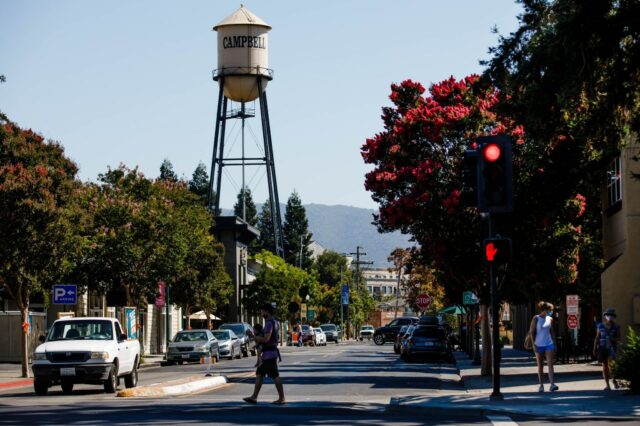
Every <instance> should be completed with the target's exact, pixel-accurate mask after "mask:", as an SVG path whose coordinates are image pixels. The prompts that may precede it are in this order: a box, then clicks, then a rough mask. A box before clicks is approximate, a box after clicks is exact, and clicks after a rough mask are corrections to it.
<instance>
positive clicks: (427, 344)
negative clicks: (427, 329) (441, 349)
mask: <svg viewBox="0 0 640 426" xmlns="http://www.w3.org/2000/svg"><path fill="white" fill-rule="evenodd" d="M424 345H425V346H433V342H424Z"/></svg>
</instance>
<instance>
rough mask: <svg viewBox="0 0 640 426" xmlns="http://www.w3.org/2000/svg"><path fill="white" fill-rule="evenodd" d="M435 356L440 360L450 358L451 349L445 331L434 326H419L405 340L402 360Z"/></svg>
mask: <svg viewBox="0 0 640 426" xmlns="http://www.w3.org/2000/svg"><path fill="white" fill-rule="evenodd" d="M430 355H432V356H433V355H435V356H437V357H439V358H442V359H450V358H451V356H452V355H451V348H450V347H449V342H448V340H447V336H446V333H445V330H444V329H443V328H442V327H438V326H434V325H419V326H417V327H416V328H415V329H414V330H413V331H412V332H411V335H410V336H409V338H408V339H407V343H406V345H405V346H404V347H403V352H402V358H403V359H404V360H406V361H409V360H412V359H414V358H417V357H425V356H430Z"/></svg>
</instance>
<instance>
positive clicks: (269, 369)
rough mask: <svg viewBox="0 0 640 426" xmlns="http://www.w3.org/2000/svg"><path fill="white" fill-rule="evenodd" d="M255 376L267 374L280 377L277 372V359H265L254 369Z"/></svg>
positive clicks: (273, 377)
mask: <svg viewBox="0 0 640 426" xmlns="http://www.w3.org/2000/svg"><path fill="white" fill-rule="evenodd" d="M256 376H262V377H264V376H269V377H271V378H272V379H276V378H278V377H280V373H279V372H278V360H277V359H265V360H263V361H262V364H260V366H259V367H258V369H257V370H256Z"/></svg>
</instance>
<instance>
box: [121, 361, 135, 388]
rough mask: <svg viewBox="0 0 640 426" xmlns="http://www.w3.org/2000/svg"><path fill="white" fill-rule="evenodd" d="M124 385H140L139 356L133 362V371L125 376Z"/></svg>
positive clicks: (131, 386)
mask: <svg viewBox="0 0 640 426" xmlns="http://www.w3.org/2000/svg"><path fill="white" fill-rule="evenodd" d="M124 385H125V386H126V387H127V388H135V387H136V386H137V385H138V357H136V361H135V362H134V363H133V370H131V373H130V374H127V375H126V376H124Z"/></svg>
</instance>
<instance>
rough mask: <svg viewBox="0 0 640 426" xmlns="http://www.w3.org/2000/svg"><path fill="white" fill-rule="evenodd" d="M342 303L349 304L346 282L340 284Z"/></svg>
mask: <svg viewBox="0 0 640 426" xmlns="http://www.w3.org/2000/svg"><path fill="white" fill-rule="evenodd" d="M342 304H343V305H348V304H349V286H348V285H346V284H345V285H343V286H342Z"/></svg>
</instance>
